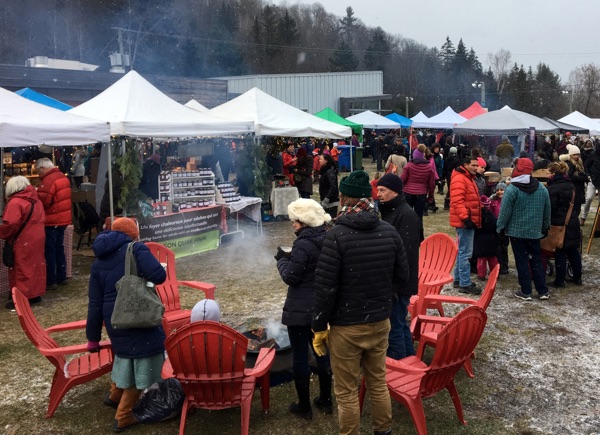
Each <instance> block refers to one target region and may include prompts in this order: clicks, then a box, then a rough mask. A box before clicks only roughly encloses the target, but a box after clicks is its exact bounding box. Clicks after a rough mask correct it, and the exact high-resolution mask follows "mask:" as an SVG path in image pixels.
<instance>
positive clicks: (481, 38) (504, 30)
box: [271, 0, 600, 84]
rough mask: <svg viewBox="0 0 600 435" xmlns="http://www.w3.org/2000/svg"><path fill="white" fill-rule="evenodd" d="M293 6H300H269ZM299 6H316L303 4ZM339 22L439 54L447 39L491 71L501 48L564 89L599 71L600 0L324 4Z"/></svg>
mask: <svg viewBox="0 0 600 435" xmlns="http://www.w3.org/2000/svg"><path fill="white" fill-rule="evenodd" d="M271 1H272V2H273V3H275V4H280V5H281V4H288V5H292V4H295V3H298V1H297V0H294V1H289V0H271ZM299 3H304V4H312V3H317V2H316V1H313V0H301V1H299ZM318 3H321V4H322V5H323V7H324V8H325V9H326V10H327V11H328V12H331V13H333V14H335V15H338V16H340V17H342V16H345V15H346V7H348V6H351V7H352V9H354V16H355V17H356V18H359V19H361V20H362V21H363V22H364V23H365V24H366V25H367V26H370V27H377V26H380V27H381V28H382V29H383V30H385V31H386V32H388V33H392V34H398V35H401V36H403V37H406V38H411V39H414V40H416V41H418V42H421V43H423V44H425V45H427V46H428V47H437V48H440V47H441V46H442V44H443V43H444V41H445V40H446V36H450V40H451V41H452V43H453V44H454V47H456V45H457V44H458V41H459V40H460V38H462V39H463V42H464V43H465V45H466V46H467V49H469V48H471V47H473V49H474V50H475V52H476V53H477V56H478V57H479V60H480V61H481V63H482V64H483V68H484V70H487V67H488V61H487V54H488V53H495V52H497V51H498V50H500V49H501V48H504V49H505V50H508V51H510V53H511V55H512V62H513V64H514V62H517V63H518V64H519V65H521V64H522V65H523V66H524V67H525V69H527V68H528V67H529V66H530V65H531V66H532V67H533V68H534V71H535V67H536V66H537V64H538V63H539V62H544V63H546V64H547V65H549V66H550V68H551V69H552V70H553V71H554V72H556V73H558V74H559V75H560V77H561V79H562V80H561V82H562V83H563V84H566V83H567V81H568V78H569V73H570V72H571V71H572V70H573V69H575V68H576V67H578V66H581V65H583V64H587V63H595V64H596V65H600V30H599V24H598V23H597V22H595V21H597V19H598V17H599V16H600V0H571V1H565V0H501V1H493V0H437V1H435V0H418V1H415V0H320V1H319V2H318Z"/></svg>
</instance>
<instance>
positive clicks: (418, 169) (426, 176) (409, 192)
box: [400, 144, 436, 223]
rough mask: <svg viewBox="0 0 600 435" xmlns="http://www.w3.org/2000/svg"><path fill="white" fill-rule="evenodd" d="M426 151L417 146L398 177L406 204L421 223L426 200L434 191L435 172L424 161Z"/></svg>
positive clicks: (422, 147) (423, 147) (426, 161)
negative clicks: (400, 180) (402, 186)
mask: <svg viewBox="0 0 600 435" xmlns="http://www.w3.org/2000/svg"><path fill="white" fill-rule="evenodd" d="M426 149H427V147H426V146H425V145H423V144H419V146H418V147H417V148H416V149H415V150H414V151H413V158H412V160H411V161H410V162H408V164H407V165H406V167H405V168H404V170H403V171H402V175H401V177H400V178H401V179H402V183H403V185H404V188H403V192H404V196H405V197H406V202H407V203H408V205H410V206H411V208H412V209H413V210H414V211H415V213H417V216H419V219H420V220H421V223H422V222H423V213H424V212H425V208H426V207H427V198H428V197H430V198H432V197H433V192H434V190H435V172H436V171H435V169H434V168H433V166H431V164H430V163H429V161H428V160H426V159H425V150H426Z"/></svg>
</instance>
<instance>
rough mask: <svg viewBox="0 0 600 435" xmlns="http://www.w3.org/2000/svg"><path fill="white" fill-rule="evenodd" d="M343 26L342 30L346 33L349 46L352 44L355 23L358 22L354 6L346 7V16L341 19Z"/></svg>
mask: <svg viewBox="0 0 600 435" xmlns="http://www.w3.org/2000/svg"><path fill="white" fill-rule="evenodd" d="M339 22H340V24H341V26H342V32H343V33H344V37H345V40H346V44H348V46H352V30H353V27H354V23H355V22H356V18H354V10H353V9H352V7H350V6H348V7H347V8H346V16H345V17H344V18H342V19H341V20H339Z"/></svg>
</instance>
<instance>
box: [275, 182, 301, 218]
mask: <svg viewBox="0 0 600 435" xmlns="http://www.w3.org/2000/svg"><path fill="white" fill-rule="evenodd" d="M299 197H300V195H299V194H298V189H296V188H295V187H276V188H274V189H272V190H271V208H272V209H273V217H275V216H281V215H283V216H287V215H288V210H287V208H288V205H290V203H292V202H294V201H295V200H297V199H298V198H299Z"/></svg>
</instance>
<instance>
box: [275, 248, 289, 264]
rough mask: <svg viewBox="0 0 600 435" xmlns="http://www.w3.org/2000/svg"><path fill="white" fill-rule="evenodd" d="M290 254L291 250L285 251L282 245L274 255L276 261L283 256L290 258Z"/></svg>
mask: <svg viewBox="0 0 600 435" xmlns="http://www.w3.org/2000/svg"><path fill="white" fill-rule="evenodd" d="M289 256H290V254H289V252H285V251H284V250H283V249H281V246H278V247H277V254H275V255H274V258H275V260H276V261H279V260H281V259H282V258H289Z"/></svg>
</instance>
